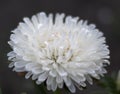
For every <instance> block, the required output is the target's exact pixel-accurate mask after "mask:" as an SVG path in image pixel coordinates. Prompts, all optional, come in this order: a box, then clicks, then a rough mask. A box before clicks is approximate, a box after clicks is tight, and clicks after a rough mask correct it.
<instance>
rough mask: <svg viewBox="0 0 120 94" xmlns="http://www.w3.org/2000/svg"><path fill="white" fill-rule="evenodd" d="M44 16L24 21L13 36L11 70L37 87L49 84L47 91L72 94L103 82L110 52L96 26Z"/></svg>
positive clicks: (74, 20)
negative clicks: (99, 81)
mask: <svg viewBox="0 0 120 94" xmlns="http://www.w3.org/2000/svg"><path fill="white" fill-rule="evenodd" d="M54 18H55V19H53V14H49V15H48V16H47V15H46V14H45V13H44V12H41V13H38V14H37V15H33V16H32V18H31V19H29V18H24V19H23V20H24V22H21V23H19V25H18V27H17V28H16V29H15V30H13V31H12V32H13V34H11V36H10V41H9V42H8V43H9V45H10V46H11V47H12V49H13V51H11V52H9V53H8V57H9V58H8V59H9V60H11V61H12V63H10V65H9V67H14V68H13V70H14V71H16V72H27V74H26V76H25V77H26V78H29V77H32V79H33V80H36V83H37V84H41V83H42V82H46V85H47V89H48V90H53V91H55V90H56V89H57V87H58V88H63V85H64V83H65V85H66V86H67V87H68V89H69V90H70V91H71V92H75V90H76V88H75V86H77V87H78V88H82V87H85V86H86V84H85V81H86V80H87V81H88V82H89V83H90V84H92V77H94V78H96V79H99V78H100V76H103V74H104V73H106V70H105V69H104V65H105V64H106V63H109V61H108V59H109V50H108V46H107V45H106V42H105V37H103V33H102V32H100V31H99V30H98V29H96V27H95V25H94V24H90V25H88V24H87V21H83V20H79V18H78V17H71V16H67V17H65V15H64V14H56V16H55V17H54Z"/></svg>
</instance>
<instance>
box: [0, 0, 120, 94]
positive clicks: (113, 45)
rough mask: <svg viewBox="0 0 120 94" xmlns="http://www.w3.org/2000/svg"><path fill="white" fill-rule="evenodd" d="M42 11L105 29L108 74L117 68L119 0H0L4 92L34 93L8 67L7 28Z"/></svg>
mask: <svg viewBox="0 0 120 94" xmlns="http://www.w3.org/2000/svg"><path fill="white" fill-rule="evenodd" d="M41 11H44V12H46V13H47V14H48V13H54V14H55V13H57V12H59V13H65V14H67V15H72V16H79V17H80V18H81V19H84V20H88V22H89V23H95V24H96V26H97V28H99V29H100V30H101V31H102V32H104V36H105V37H106V41H107V44H108V45H109V49H110V52H111V53H110V56H111V59H110V62H111V65H110V66H108V68H107V70H108V74H110V73H111V72H113V71H118V70H119V69H120V0H0V88H2V91H3V94H21V93H22V92H27V94H35V93H34V89H33V85H32V83H31V80H30V79H29V80H26V79H25V78H24V77H20V76H18V74H17V73H15V72H12V69H9V68H8V61H7V56H6V54H7V53H8V52H9V51H10V50H11V49H10V47H9V45H8V44H7V41H8V40H9V36H10V34H11V32H10V31H11V30H13V29H14V28H16V27H17V25H18V23H19V22H20V21H22V18H23V17H26V16H27V17H31V16H32V15H34V14H36V13H38V12H41ZM94 84H95V83H94ZM96 88H97V87H96V85H92V86H89V85H88V88H87V89H86V90H83V91H80V92H79V91H78V92H77V93H76V94H92V92H94V91H96V90H100V88H99V87H98V88H97V89H96ZM95 89H96V90H95ZM88 92H89V93H88Z"/></svg>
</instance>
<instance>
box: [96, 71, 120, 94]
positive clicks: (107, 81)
mask: <svg viewBox="0 0 120 94" xmlns="http://www.w3.org/2000/svg"><path fill="white" fill-rule="evenodd" d="M116 80H117V76H116V74H115V73H113V74H112V75H111V76H106V77H104V78H103V79H102V80H100V81H99V83H98V85H99V86H101V87H102V88H105V90H106V91H107V92H108V94H120V91H118V90H117V84H116Z"/></svg>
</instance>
